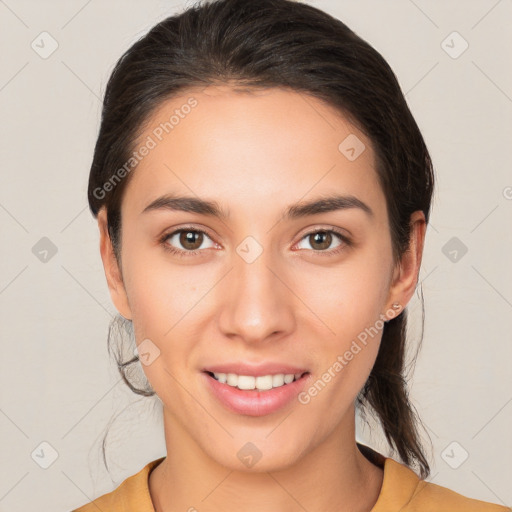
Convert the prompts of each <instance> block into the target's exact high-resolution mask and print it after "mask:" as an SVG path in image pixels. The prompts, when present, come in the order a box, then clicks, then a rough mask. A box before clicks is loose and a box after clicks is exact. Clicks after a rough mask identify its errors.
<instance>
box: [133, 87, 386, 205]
mask: <svg viewBox="0 0 512 512" xmlns="http://www.w3.org/2000/svg"><path fill="white" fill-rule="evenodd" d="M144 145H146V146H147V147H150V150H147V151H146V152H145V153H146V155H145V156H144V157H143V158H142V159H141V160H140V162H139V163H138V165H137V167H136V169H135V171H134V176H132V179H131V181H130V183H129V184H128V188H127V190H126V191H125V195H126V196H127V195H130V202H132V203H134V205H135V207H136V208H138V210H139V211H141V210H142V209H143V208H144V206H145V204H147V202H148V201H149V200H151V199H154V198H155V197H156V196H157V195H161V194H163V193H165V192H177V193H187V195H190V194H191V193H192V194H194V195H198V196H202V197H207V196H208V197H213V196H215V198H218V199H220V200H221V201H225V202H229V203H230V204H233V203H237V202H238V203H239V205H240V206H244V205H247V204H248V203H247V202H248V201H249V202H252V203H254V201H264V202H265V203H267V204H268V203H269V201H270V200H271V199H273V200H274V201H275V202H276V203H279V202H280V199H279V198H281V200H282V201H288V202H294V201H297V200H298V199H299V198H300V197H303V196H305V195H307V194H314V193H315V192H316V193H321V192H326V191H329V192H332V191H333V190H335V189H338V190H339V191H340V192H347V193H352V194H354V195H358V196H361V195H363V196H365V202H374V203H375V202H378V201H379V200H382V199H383V198H382V194H381V193H380V194H379V192H380V191H379V187H378V182H377V175H376V172H375V156H374V151H373V148H372V144H371V141H370V140H369V139H368V138H367V137H366V136H365V135H364V134H363V133H362V132H361V131H360V130H358V128H356V127H355V126H354V125H353V124H351V123H350V122H349V120H348V119H346V118H345V117H344V116H343V115H342V114H341V112H339V111H338V110H337V109H335V108H333V107H331V106H330V105H328V104H326V103H325V102H323V101H322V100H320V99H318V98H315V97H312V96H310V95H308V94H305V93H302V92H297V91H292V90H288V89H278V88H272V89H265V90H261V89H260V90H257V89H251V90H248V91H237V90H234V89H233V88H232V87H230V86H227V85H222V86H210V87H207V88H206V89H190V90H187V91H186V92H182V93H181V94H180V95H178V96H175V97H173V98H172V99H169V100H167V101H165V102H164V103H162V104H161V105H160V106H159V107H158V108H157V109H156V110H155V111H154V112H153V114H152V115H151V117H150V118H149V119H148V121H147V122H146V123H145V126H144V130H143V132H142V133H141V135H140V136H139V138H138V141H137V144H136V146H135V148H136V150H137V148H141V147H142V146H144ZM354 157H355V158H354Z"/></svg>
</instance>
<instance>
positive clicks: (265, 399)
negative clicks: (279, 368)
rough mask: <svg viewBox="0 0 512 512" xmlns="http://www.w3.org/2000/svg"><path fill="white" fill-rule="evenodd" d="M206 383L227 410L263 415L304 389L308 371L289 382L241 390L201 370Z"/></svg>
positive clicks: (282, 404) (278, 407)
mask: <svg viewBox="0 0 512 512" xmlns="http://www.w3.org/2000/svg"><path fill="white" fill-rule="evenodd" d="M203 375H204V377H205V379H206V384H207V386H208V387H209V388H210V390H211V391H212V392H213V394H214V395H215V396H216V397H217V399H218V400H219V401H220V402H221V403H222V404H223V405H224V406H225V407H227V408H228V409H229V410H231V411H232V412H236V413H238V414H245V415H247V416H265V415H266V414H271V413H273V412H275V411H278V410H279V409H281V408H282V407H284V406H285V405H287V404H289V403H290V402H291V401H292V400H293V399H294V398H296V397H297V395H298V394H299V393H300V392H301V391H302V390H303V389H304V386H305V385H306V381H307V380H308V377H309V376H310V374H309V373H306V374H305V375H303V376H302V377H301V378H300V379H298V380H294V381H293V382H291V383H290V384H285V385H283V386H279V387H278V388H272V389H268V390H266V391H258V390H256V389H252V390H242V389H238V388H235V387H233V386H228V385H227V384H223V383H221V382H219V381H218V380H216V379H215V378H214V377H212V376H210V375H209V374H208V373H206V372H203Z"/></svg>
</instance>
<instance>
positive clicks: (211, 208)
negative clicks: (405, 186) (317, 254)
mask: <svg viewBox="0 0 512 512" xmlns="http://www.w3.org/2000/svg"><path fill="white" fill-rule="evenodd" d="M351 208H358V209H360V210H362V211H364V212H365V213H366V214H367V215H368V216H369V217H373V216H374V213H373V210H372V209H371V208H370V207H369V206H368V205H367V204H366V203H364V202H363V201H361V200H360V199H358V198H357V197H355V196H353V195H345V196H343V195H330V196H326V197H321V198H318V199H314V200H312V201H308V202H298V203H295V204H292V205H290V206H289V207H288V208H287V209H286V210H285V212H284V218H285V219H299V218H302V217H307V216H309V215H316V214H319V213H326V212H332V211H336V210H347V209H351ZM155 210H172V211H182V212H190V213H197V214H199V215H207V216H211V217H217V218H219V219H227V218H229V211H227V210H225V209H223V208H222V207H221V206H220V205H219V204H218V203H217V202H216V201H208V200H206V199H200V198H198V197H192V196H179V195H174V194H166V195H164V196H161V197H159V198H157V199H155V200H154V201H152V202H151V203H149V204H148V205H147V206H146V207H145V208H144V210H143V211H142V212H141V213H146V212H150V211H155Z"/></svg>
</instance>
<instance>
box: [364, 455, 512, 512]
mask: <svg viewBox="0 0 512 512" xmlns="http://www.w3.org/2000/svg"><path fill="white" fill-rule="evenodd" d="M384 475H385V476H384V479H385V480H386V477H387V479H388V480H387V482H384V483H385V484H386V492H387V496H386V498H387V499H386V501H388V500H389V503H391V502H392V503H393V505H395V504H396V505H398V504H400V507H401V508H400V510H401V512H427V511H428V512H430V511H432V510H435V511H436V512H512V508H510V507H506V506H503V505H497V504H495V503H490V502H487V501H481V500H476V499H473V498H469V497H467V496H464V495H462V494H459V493H457V492H455V491H453V490H451V489H448V488H447V487H443V486H441V485H438V484H434V483H432V482H427V481H425V480H420V478H419V477H418V475H417V474H416V473H415V472H414V471H413V470H412V469H410V468H409V467H407V466H405V465H404V464H401V463H399V462H397V461H395V460H394V459H390V458H386V462H385V470H384ZM395 500H396V501H395ZM372 512H380V509H378V508H375V509H374V511H372Z"/></svg>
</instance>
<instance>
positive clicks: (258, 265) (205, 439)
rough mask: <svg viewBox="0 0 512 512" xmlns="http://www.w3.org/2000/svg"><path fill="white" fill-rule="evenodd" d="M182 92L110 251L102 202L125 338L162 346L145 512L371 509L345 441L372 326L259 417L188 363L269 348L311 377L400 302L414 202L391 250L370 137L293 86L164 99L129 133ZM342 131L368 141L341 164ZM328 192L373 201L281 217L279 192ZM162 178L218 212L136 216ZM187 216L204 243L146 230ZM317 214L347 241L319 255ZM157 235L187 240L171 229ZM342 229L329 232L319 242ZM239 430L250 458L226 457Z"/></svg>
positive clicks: (421, 227)
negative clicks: (401, 243) (306, 395)
mask: <svg viewBox="0 0 512 512" xmlns="http://www.w3.org/2000/svg"><path fill="white" fill-rule="evenodd" d="M191 96H193V97H194V98H196V100H197V101H198V105H197V106H196V107H195V108H194V109H193V110H192V111H191V113H190V114H189V115H188V116H186V117H185V118H184V119H181V120H180V123H179V125H177V126H176V127H175V128H174V130H173V131H172V132H171V133H169V134H167V135H166V136H165V137H164V138H163V140H162V141H161V142H159V143H158V145H157V146H156V147H155V148H154V149H152V150H151V151H150V153H149V154H148V155H147V156H146V157H145V158H144V159H143V160H142V161H141V162H140V163H139V165H138V167H137V168H136V170H135V171H133V175H132V176H131V181H130V182H129V184H128V186H127V189H126V190H125V195H124V198H123V203H122V210H121V213H122V226H123V227H122V250H121V262H122V263H121V265H119V264H118V262H117V261H116V259H115V257H114V253H113V250H112V245H111V243H110V239H109V237H108V234H107V231H106V216H105V211H104V210H101V211H100V213H99V215H98V225H99V229H100V235H101V241H100V248H101V256H102V260H103V264H104V269H105V275H106V278H107V282H108V286H109V290H110V293H111V297H112V300H113V302H114V304H115V306H116V308H117V310H118V311H119V312H120V313H121V315H123V316H124V317H125V318H129V319H131V320H132V321H133V325H134V331H135V336H136V340H137V344H139V343H141V342H142V340H145V339H150V340H151V342H152V343H154V345H155V346H157V347H158V349H159V350H160V355H159V357H157V358H156V359H155V360H154V361H153V362H152V363H151V364H149V365H142V367H143V369H144V372H145V374H146V376H147V378H148V380H149V382H150V383H151V385H152V387H153V389H154V390H155V391H156V393H157V396H158V397H159V399H160V400H161V401H162V404H163V414H164V427H165V441H166V447H167V457H166V458H165V460H164V461H163V462H162V463H161V464H160V465H159V466H157V468H156V469H155V470H154V471H153V472H152V473H151V475H150V477H149V488H150V494H151V497H152V500H153V503H154V506H155V509H156V510H157V511H159V512H162V511H164V510H165V511H166V512H169V511H171V512H174V511H186V510H189V509H190V508H191V507H195V508H196V509H197V510H199V511H201V512H203V511H205V512H206V511H208V512H220V511H223V512H224V511H226V510H237V509H240V510H244V511H247V512H253V511H254V512H255V511H262V510H265V511H266V512H269V511H279V512H292V511H293V512H295V511H299V510H300V511H303V510H304V509H306V510H311V511H316V510H324V511H337V512H340V511H351V512H352V511H370V510H371V508H372V507H373V505H374V504H375V502H376V500H377V497H378V495H379V492H380V489H381V486H382V479H383V471H382V470H381V469H380V468H378V467H377V466H375V465H373V464H371V463H370V462H369V461H368V460H367V459H366V458H365V457H364V456H363V455H362V454H361V453H360V452H359V450H358V448H357V446H356V441H355V408H354V401H355V399H356V396H357V394H358V392H359V391H360V390H361V388H362V387H363V385H364V383H365V382H366V380H367V378H368V375H369V374H370V371H371V368H372V366H373V364H374V362H375V359H376V356H377V353H378V348H379V344H380V341H381V334H382V333H381V331H379V334H378V335H376V336H374V337H373V338H372V339H371V341H369V342H368V344H367V345H366V346H365V347H364V348H363V350H361V351H360V352H359V353H358V354H357V355H355V356H354V358H353V359H352V360H351V361H350V362H349V364H347V365H346V366H345V367H344V368H343V370H342V371H341V372H339V374H337V375H336V377H334V378H333V379H332V380H331V382H329V384H328V385H327V386H325V388H324V389H322V391H321V392H319V393H318V394H317V396H315V397H313V398H312V399H311V401H310V402H309V403H308V404H307V405H303V404H301V403H299V402H298V401H297V400H293V401H292V403H291V404H288V405H287V406H286V407H284V408H283V409H281V410H279V411H277V412H275V413H272V414H269V415H265V416H260V417H255V416H246V415H240V414H236V413H234V412H231V411H229V410H227V409H226V408H225V407H224V406H223V405H222V404H221V403H219V402H218V401H217V400H216V398H215V397H213V396H212V395H211V393H210V392H209V390H208V389H207V387H206V386H205V384H204V375H203V374H202V373H201V370H202V369H203V368H204V367H205V366H206V365H208V364H213V363H220V362H227V361H234V360H244V361H251V362H260V361H266V360H273V361H276V360H277V361H284V362H287V363H291V364H296V365H298V366H300V367H305V368H308V369H309V371H310V372H311V376H310V381H309V382H311V383H313V382H314V381H316V380H317V379H318V378H320V376H321V375H322V374H323V373H324V372H325V371H327V369H328V368H329V367H331V366H332V365H333V363H334V362H335V361H336V358H337V356H338V355H340V354H343V353H344V352H345V351H346V350H348V349H349V347H350V345H351V343H352V341H353V340H354V339H356V337H357V335H358V334H359V333H360V332H362V331H364V329H365V328H367V327H370V326H373V325H374V324H375V322H376V320H377V319H379V315H381V314H386V312H388V311H389V310H390V308H391V305H392V304H393V303H394V302H398V303H400V304H401V306H402V307H404V306H405V305H406V304H407V303H408V301H409V300H410V298H411V296H412V294H413V293H414V291H415V287H416V283H417V279H418V272H419V268H420V264H421V256H422V251H423V243H424V237H425V220H424V216H423V213H422V212H415V213H414V214H413V215H412V217H411V226H412V236H411V245H410V249H411V250H410V251H408V252H406V254H405V255H404V257H403V259H402V261H401V262H398V263H395V262H394V261H393V258H392V250H391V238H390V231H389V222H388V216H387V210H386V201H385V196H384V194H383V192H382V190H381V188H380V186H379V184H378V181H377V174H376V172H375V155H374V150H373V148H372V144H371V141H370V140H369V139H368V138H367V137H366V136H365V135H364V134H363V133H361V132H360V131H359V130H358V129H357V128H356V127H355V126H353V125H352V124H351V123H350V122H348V120H347V119H345V118H344V117H343V116H341V114H340V113H339V112H338V111H336V110H334V109H333V108H331V107H330V106H329V105H327V104H325V103H323V102H322V101H320V100H318V99H315V98H313V97H311V96H307V95H305V94H302V93H301V94H299V93H296V92H290V91H288V90H282V89H269V90H266V91H264V92H261V91H260V92H257V91H253V92H238V91H234V90H233V89H232V88H231V87H229V86H228V85H224V86H216V87H209V88H208V89H206V90H202V91H200V90H192V89H191V90H189V91H187V92H186V93H183V94H182V95H181V96H179V97H174V98H173V99H171V100H168V101H167V102H166V103H164V104H162V105H161V107H160V108H159V109H158V110H157V111H155V112H154V114H153V117H152V119H151V120H150V122H149V123H148V124H147V125H146V130H145V132H144V133H143V134H142V135H141V137H140V140H141V141H143V140H145V139H146V137H147V136H148V135H150V134H151V133H152V130H153V129H154V127H155V126H158V124H159V123H160V122H162V121H165V120H166V119H169V116H170V115H172V113H173V111H174V109H176V108H180V106H181V105H183V104H184V103H185V102H186V101H187V99H188V98H190V97H191ZM349 134H355V135H356V136H357V137H358V138H359V139H360V140H361V141H362V142H363V143H364V144H365V146H366V149H365V151H363V153H362V154H361V155H360V156H359V157H358V158H357V159H356V160H354V161H349V160H348V159H347V158H346V157H345V156H344V155H343V154H342V153H341V152H340V151H339V150H338V145H339V144H340V142H341V141H343V140H344V139H345V138H346V137H347V135H349ZM333 191H337V192H339V193H343V194H351V195H354V196H356V197H357V198H359V199H360V200H362V201H364V202H365V203H366V204H367V205H368V206H370V207H371V209H372V210H373V212H374V215H373V216H371V217H370V216H368V215H367V214H366V213H365V212H364V211H362V210H361V209H358V208H349V209H344V210H338V211H333V212H325V213H320V214H316V215H311V216H308V217H304V218H300V219H294V220H286V219H282V218H281V217H282V212H283V211H284V209H285V208H286V207H287V206H288V205H290V204H292V203H296V202H298V201H307V200H311V199H313V198H317V197H319V196H321V195H324V194H331V193H332V192H333ZM168 192H173V193H180V194H186V195H193V196H197V197H200V198H203V199H210V200H215V201H217V202H218V203H219V205H221V206H222V207H223V208H225V209H227V210H229V212H230V217H229V218H228V219H225V220H222V221H221V220H220V219H216V218H212V217H208V216H206V215H200V214H197V213H187V212H177V211H171V210H159V211H156V210H155V211H151V212H146V213H141V212H142V211H143V210H144V208H145V207H146V206H147V205H148V204H149V203H150V202H151V201H153V200H154V199H156V198H157V197H159V196H160V195H162V194H164V193H168ZM189 224H192V226H193V227H194V228H196V229H205V230H208V232H209V233H211V237H210V238H208V237H207V236H205V237H204V238H203V239H202V242H201V240H199V241H198V242H197V243H196V245H195V247H194V248H196V247H200V249H199V251H200V254H198V255H193V256H187V255H186V256H185V257H178V256H175V255H173V254H171V253H169V252H167V251H165V249H164V246H163V244H162V243H160V242H159V236H160V235H163V234H165V233H166V232H167V233H170V232H171V231H173V230H174V229H178V228H179V227H182V226H188V225H189ZM329 227H337V228H339V229H341V230H344V231H343V232H344V233H345V234H347V235H349V236H350V237H351V240H352V241H353V245H351V246H348V245H346V246H344V248H343V250H342V251H341V252H340V253H338V254H332V255H331V256H327V255H326V254H323V253H321V251H322V249H321V248H320V249H318V247H319V243H318V242H317V243H316V244H315V240H314V239H312V237H308V236H306V235H307V234H309V233H311V232H315V231H321V230H322V229H324V230H325V229H328V228H329ZM247 236H252V237H254V238H255V239H256V240H257V241H258V242H259V244H260V245H261V246H262V248H263V252H262V254H261V255H260V256H259V257H258V258H257V259H256V260H255V261H253V262H252V263H250V264H249V263H247V262H246V261H245V260H244V259H242V258H241V257H240V256H239V255H238V253H237V252H236V248H237V246H238V245H239V244H240V243H241V242H242V241H243V240H244V239H245V238H246V237H247ZM164 243H167V244H171V245H174V247H176V248H177V249H181V250H182V251H186V250H187V247H191V245H189V246H184V245H182V244H180V241H179V235H177V236H174V238H173V239H172V240H171V239H168V240H167V241H166V242H164ZM340 243H341V244H344V242H342V241H340V240H339V239H337V238H336V235H333V238H332V240H331V242H330V244H331V245H328V247H327V249H323V251H324V252H329V251H331V252H332V251H333V250H335V249H336V248H337V247H338V246H339V244H340ZM327 244H329V241H327ZM228 271H229V272H228ZM399 311H401V310H399ZM388 317H389V315H388ZM306 389H307V386H306ZM249 441H250V442H252V443H253V444H254V445H256V446H257V448H258V449H259V451H260V452H261V453H262V457H261V459H260V460H259V461H258V462H257V463H256V464H255V465H254V466H252V467H250V468H248V467H246V466H244V465H243V464H242V463H241V462H240V460H239V459H238V457H237V452H238V451H239V450H240V448H241V447H242V446H244V445H245V444H246V443H247V442H249ZM191 510H193V509H191Z"/></svg>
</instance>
